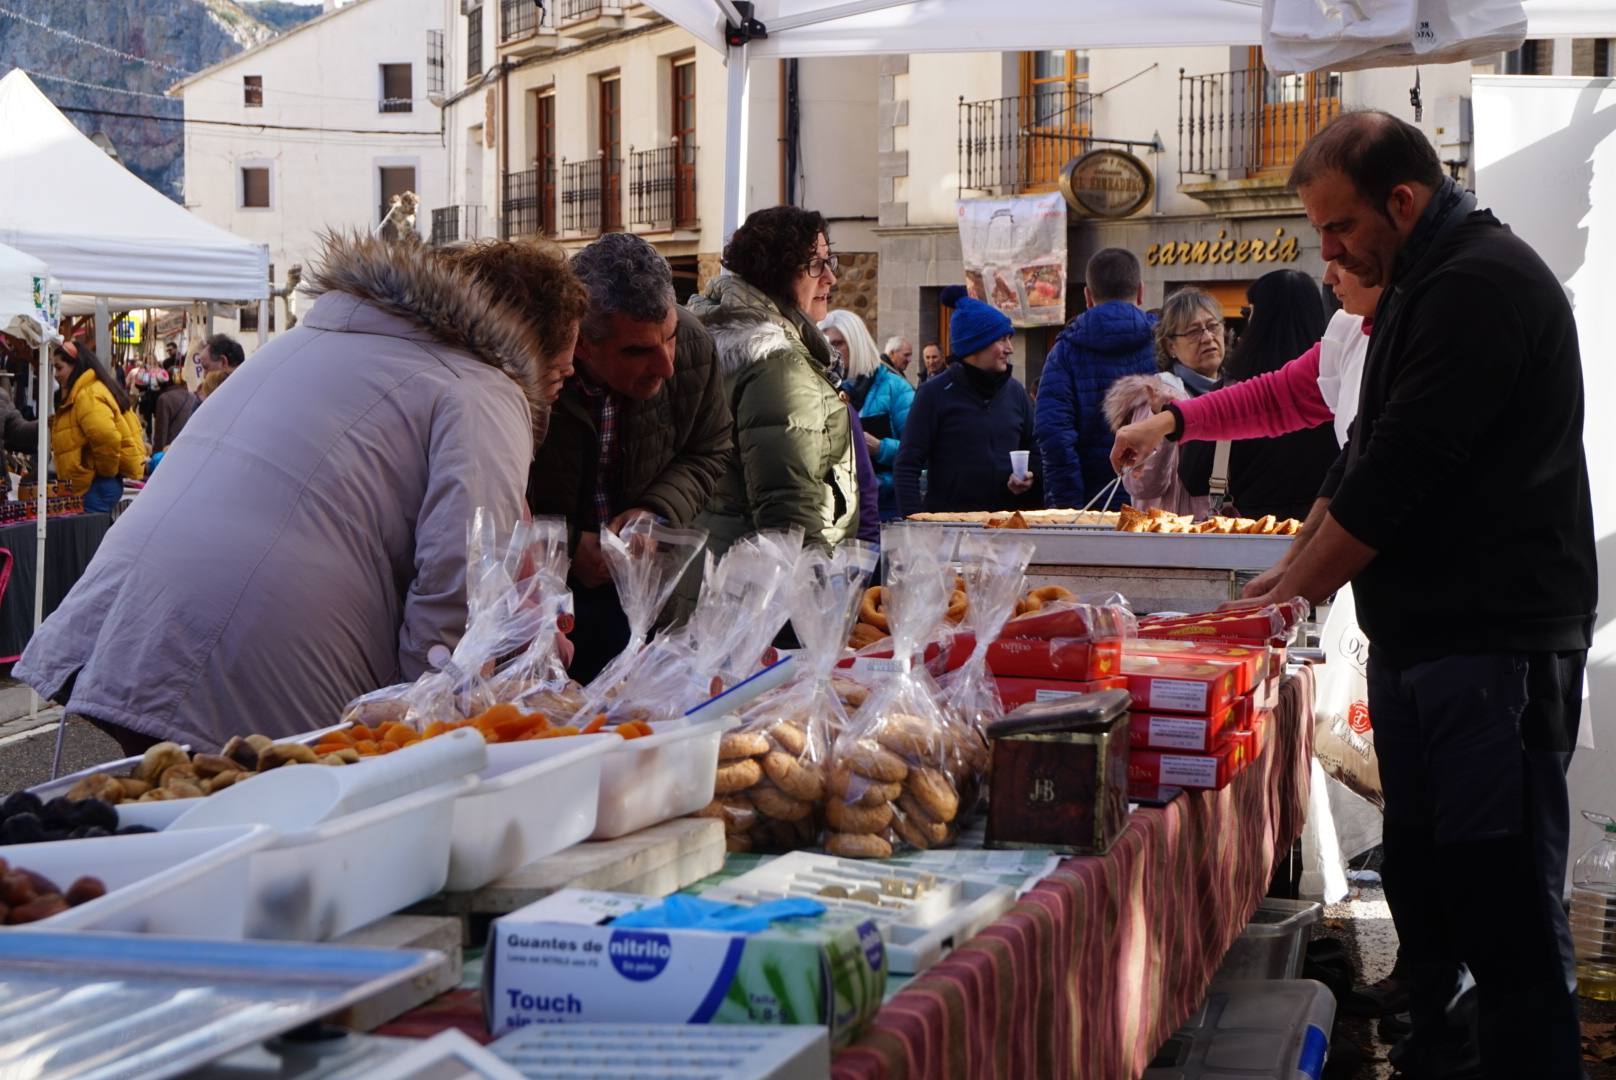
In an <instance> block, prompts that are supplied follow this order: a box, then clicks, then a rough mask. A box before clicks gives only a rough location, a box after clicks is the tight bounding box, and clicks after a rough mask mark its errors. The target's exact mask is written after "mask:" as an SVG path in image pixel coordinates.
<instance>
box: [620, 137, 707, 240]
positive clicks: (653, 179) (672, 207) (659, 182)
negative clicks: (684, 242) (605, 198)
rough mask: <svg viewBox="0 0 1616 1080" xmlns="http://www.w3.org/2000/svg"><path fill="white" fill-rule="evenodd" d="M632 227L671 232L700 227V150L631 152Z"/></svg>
mask: <svg viewBox="0 0 1616 1080" xmlns="http://www.w3.org/2000/svg"><path fill="white" fill-rule="evenodd" d="M628 162H629V164H628V170H629V173H628V175H629V186H628V195H629V207H630V216H629V224H630V225H646V226H649V227H650V228H652V229H656V230H671V229H675V228H680V227H689V226H693V225H695V223H696V148H695V147H694V146H689V147H686V146H682V145H678V144H675V145H673V146H664V147H660V148H658V149H655V150H633V151H630V152H629V159H628Z"/></svg>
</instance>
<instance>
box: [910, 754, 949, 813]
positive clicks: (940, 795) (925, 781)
mask: <svg viewBox="0 0 1616 1080" xmlns="http://www.w3.org/2000/svg"><path fill="white" fill-rule="evenodd" d="M904 786H905V788H906V789H907V794H909V795H912V796H914V800H915V802H916V803H917V804H918V805H919V806H920V807H921V808H923V809H924V810H925V811H926V813H927V814H929V815H930V816H931V817H932V818H934V819H935V820H937V821H953V820H954V816H955V815H956V814H958V813H959V792H957V791H955V790H954V785H953V784H952V783H951V782H950V781H949V779H948V775H947V774H946V773H944V772H943V771H942V770H941V769H934V768H931V767H930V766H926V765H921V766H917V767H916V768H913V769H910V770H909V779H908V780H907V781H906V782H905V784H904Z"/></svg>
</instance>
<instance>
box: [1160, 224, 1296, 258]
mask: <svg viewBox="0 0 1616 1080" xmlns="http://www.w3.org/2000/svg"><path fill="white" fill-rule="evenodd" d="M1300 254H1301V252H1300V250H1299V249H1298V247H1297V245H1296V237H1294V236H1286V235H1285V230H1284V228H1283V227H1276V228H1275V229H1274V236H1273V238H1272V239H1271V240H1263V239H1262V238H1260V237H1258V238H1256V239H1249V240H1233V239H1230V238H1229V231H1228V230H1227V229H1219V230H1218V238H1217V239H1216V240H1196V241H1194V242H1193V243H1192V242H1190V241H1188V240H1164V241H1162V242H1161V243H1159V244H1151V245H1150V246H1149V247H1148V248H1146V249H1145V265H1146V266H1187V265H1189V264H1191V263H1197V264H1202V265H1205V264H1217V263H1262V262H1287V263H1288V262H1295V261H1296V259H1297V256H1298V255H1300Z"/></svg>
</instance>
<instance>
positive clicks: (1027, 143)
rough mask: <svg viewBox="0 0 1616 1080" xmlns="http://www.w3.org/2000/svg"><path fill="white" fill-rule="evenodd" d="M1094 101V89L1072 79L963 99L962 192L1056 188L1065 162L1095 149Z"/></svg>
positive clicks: (961, 131)
mask: <svg viewBox="0 0 1616 1080" xmlns="http://www.w3.org/2000/svg"><path fill="white" fill-rule="evenodd" d="M1093 102H1094V96H1093V95H1092V94H1090V93H1089V92H1088V91H1086V90H1080V89H1077V88H1076V87H1073V86H1071V85H1069V84H1065V85H1053V86H1046V87H1040V88H1039V90H1038V92H1036V93H1032V94H1022V95H1020V96H1019V97H1004V98H990V99H988V100H986V101H966V100H965V99H963V98H961V99H960V103H959V177H960V180H959V186H960V193H961V194H964V193H965V192H967V191H979V192H983V193H986V194H990V195H1012V194H1015V193H1017V192H1021V191H1034V190H1039V189H1048V188H1053V187H1054V186H1055V185H1056V184H1057V183H1058V182H1059V180H1060V171H1061V167H1062V166H1063V165H1065V164H1066V163H1067V162H1068V161H1070V160H1071V159H1072V158H1074V157H1077V156H1078V155H1079V154H1081V153H1083V151H1085V150H1087V149H1088V148H1089V142H1090V138H1089V136H1090V133H1091V132H1092V130H1093V115H1094V104H1093Z"/></svg>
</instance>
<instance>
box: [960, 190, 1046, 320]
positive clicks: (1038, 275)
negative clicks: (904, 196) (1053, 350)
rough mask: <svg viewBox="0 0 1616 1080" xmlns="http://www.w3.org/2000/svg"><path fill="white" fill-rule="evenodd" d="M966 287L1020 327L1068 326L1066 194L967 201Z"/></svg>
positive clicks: (963, 223)
mask: <svg viewBox="0 0 1616 1080" xmlns="http://www.w3.org/2000/svg"><path fill="white" fill-rule="evenodd" d="M955 205H956V208H957V210H958V213H959V231H960V248H961V249H962V251H963V254H964V259H965V288H966V290H967V291H968V292H969V293H970V294H971V295H972V296H973V297H975V298H976V299H978V300H985V301H986V302H988V303H990V304H992V305H993V306H994V307H996V308H998V309H999V310H1000V311H1002V312H1004V313H1005V314H1006V315H1008V316H1009V317H1010V321H1011V322H1012V323H1014V324H1015V325H1016V326H1060V325H1062V324H1064V323H1065V322H1066V200H1065V199H1064V198H1062V197H1061V194H1060V192H1058V191H1056V192H1051V193H1049V194H1048V195H1018V196H1014V197H1012V198H1007V199H961V200H960V201H959V202H958V203H957V204H955Z"/></svg>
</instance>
